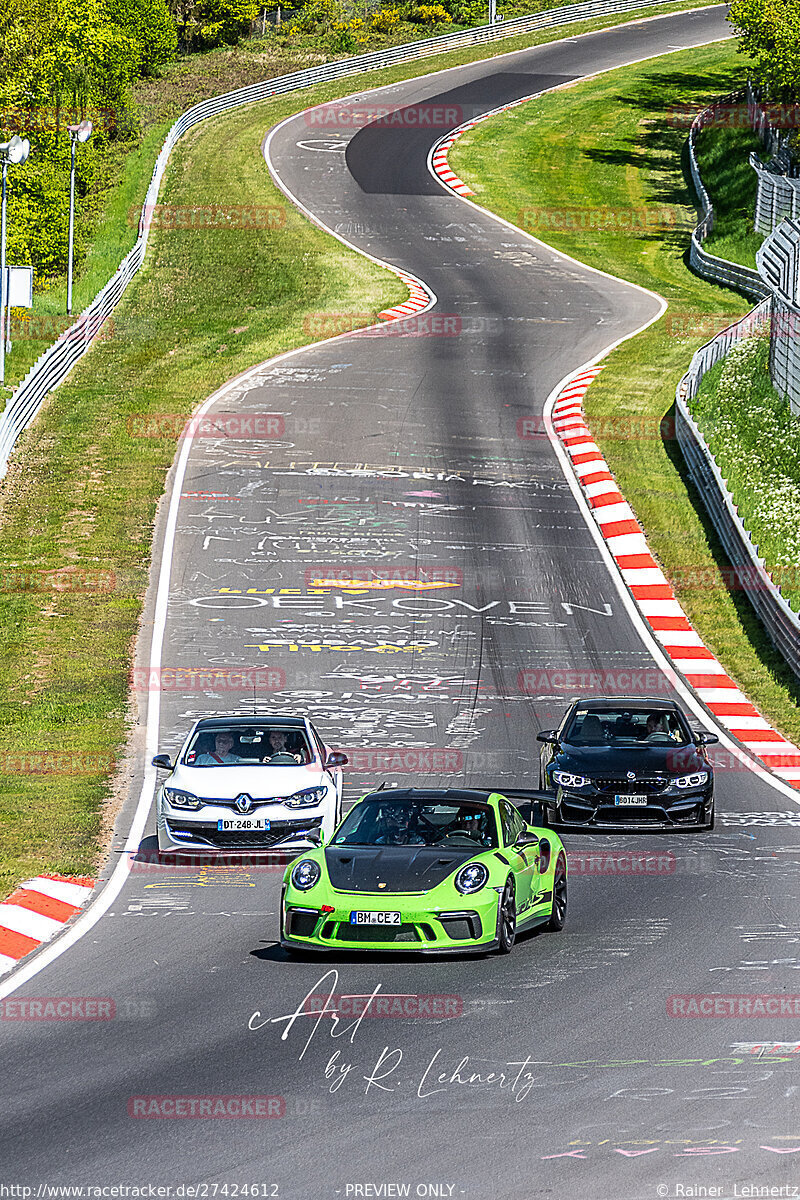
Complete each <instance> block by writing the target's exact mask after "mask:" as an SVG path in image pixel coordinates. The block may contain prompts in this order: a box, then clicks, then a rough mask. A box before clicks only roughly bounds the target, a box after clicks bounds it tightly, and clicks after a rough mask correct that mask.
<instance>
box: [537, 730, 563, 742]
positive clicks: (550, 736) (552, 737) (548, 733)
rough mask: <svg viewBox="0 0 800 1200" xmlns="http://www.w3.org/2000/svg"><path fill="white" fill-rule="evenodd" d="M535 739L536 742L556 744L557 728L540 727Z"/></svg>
mask: <svg viewBox="0 0 800 1200" xmlns="http://www.w3.org/2000/svg"><path fill="white" fill-rule="evenodd" d="M536 740H537V742H547V743H548V744H549V745H551V746H557V745H558V730H556V729H542V730H541V731H540V732H539V733H537V735H536Z"/></svg>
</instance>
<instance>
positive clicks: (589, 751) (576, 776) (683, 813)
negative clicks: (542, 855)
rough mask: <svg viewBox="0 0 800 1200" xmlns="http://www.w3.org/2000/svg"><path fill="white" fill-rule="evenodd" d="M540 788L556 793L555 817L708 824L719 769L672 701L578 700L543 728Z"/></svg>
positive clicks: (555, 820) (571, 821) (706, 737)
mask: <svg viewBox="0 0 800 1200" xmlns="http://www.w3.org/2000/svg"><path fill="white" fill-rule="evenodd" d="M537 736H538V739H539V741H540V742H544V746H543V747H542V752H541V762H540V767H539V787H540V788H541V789H542V791H545V792H550V793H555V804H554V807H553V809H552V810H551V815H550V818H549V820H550V823H551V824H553V825H559V826H562V825H563V826H569V827H572V828H581V827H582V828H586V829H593V830H597V829H614V830H620V829H622V830H624V829H630V830H634V829H635V830H637V831H638V832H643V831H644V830H645V829H651V830H663V829H672V830H681V829H684V830H710V829H713V828H714V773H713V770H712V766H711V763H710V762H709V760H708V754H707V752H706V749H705V747H706V746H707V745H709V744H710V743H712V742H717V741H719V738H718V737H717V735H716V734H715V733H705V732H698V731H696V730H692V728H691V726H690V725H689V722H688V720H687V718H686V716H685V714H684V713H683V712H682V711H681V709H680V708H679V707H678V705H677V704H676V703H675V701H674V700H650V699H641V700H636V701H631V699H630V698H629V697H628V698H622V699H615V698H609V699H602V700H576V701H575V702H574V703H573V704H572V705H571V706H570V708H569V709H568V710H567V713H566V715H565V717H564V719H563V721H562V722H561V725H560V726H559V728H558V729H548V730H543V731H542V732H541V733H539V734H538V735H537Z"/></svg>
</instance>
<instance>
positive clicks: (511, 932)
mask: <svg viewBox="0 0 800 1200" xmlns="http://www.w3.org/2000/svg"><path fill="white" fill-rule="evenodd" d="M497 923H498V927H499V928H498V931H497V949H498V951H499V953H500V954H510V953H511V951H512V950H513V949H514V942H515V941H516V938H517V902H516V899H515V896H514V881H513V880H512V879H511V878H510V877H509V878H508V879H507V880H506V886H505V887H504V888H503V894H502V896H501V897H500V911H499V913H498V916H497Z"/></svg>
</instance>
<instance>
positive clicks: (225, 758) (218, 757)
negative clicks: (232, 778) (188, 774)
mask: <svg viewBox="0 0 800 1200" xmlns="http://www.w3.org/2000/svg"><path fill="white" fill-rule="evenodd" d="M233 743H234V737H233V734H232V733H228V732H227V730H225V729H223V730H222V731H221V732H220V733H218V734H217V735H216V737H215V738H214V749H213V751H212V752H211V753H210V754H198V756H197V758H196V759H195V763H194V765H195V766H197V767H213V766H225V765H228V764H230V763H239V762H242V761H243V760H242V759H241V758H240V756H239V755H238V754H231V751H232V750H233Z"/></svg>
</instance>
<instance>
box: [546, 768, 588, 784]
mask: <svg viewBox="0 0 800 1200" xmlns="http://www.w3.org/2000/svg"><path fill="white" fill-rule="evenodd" d="M553 780H554V782H555V783H559V784H560V785H561V787H567V788H580V787H586V785H587V783H589V782H590V781H589V780H588V779H587V778H586V776H585V775H571V774H570V773H569V771H553Z"/></svg>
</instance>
